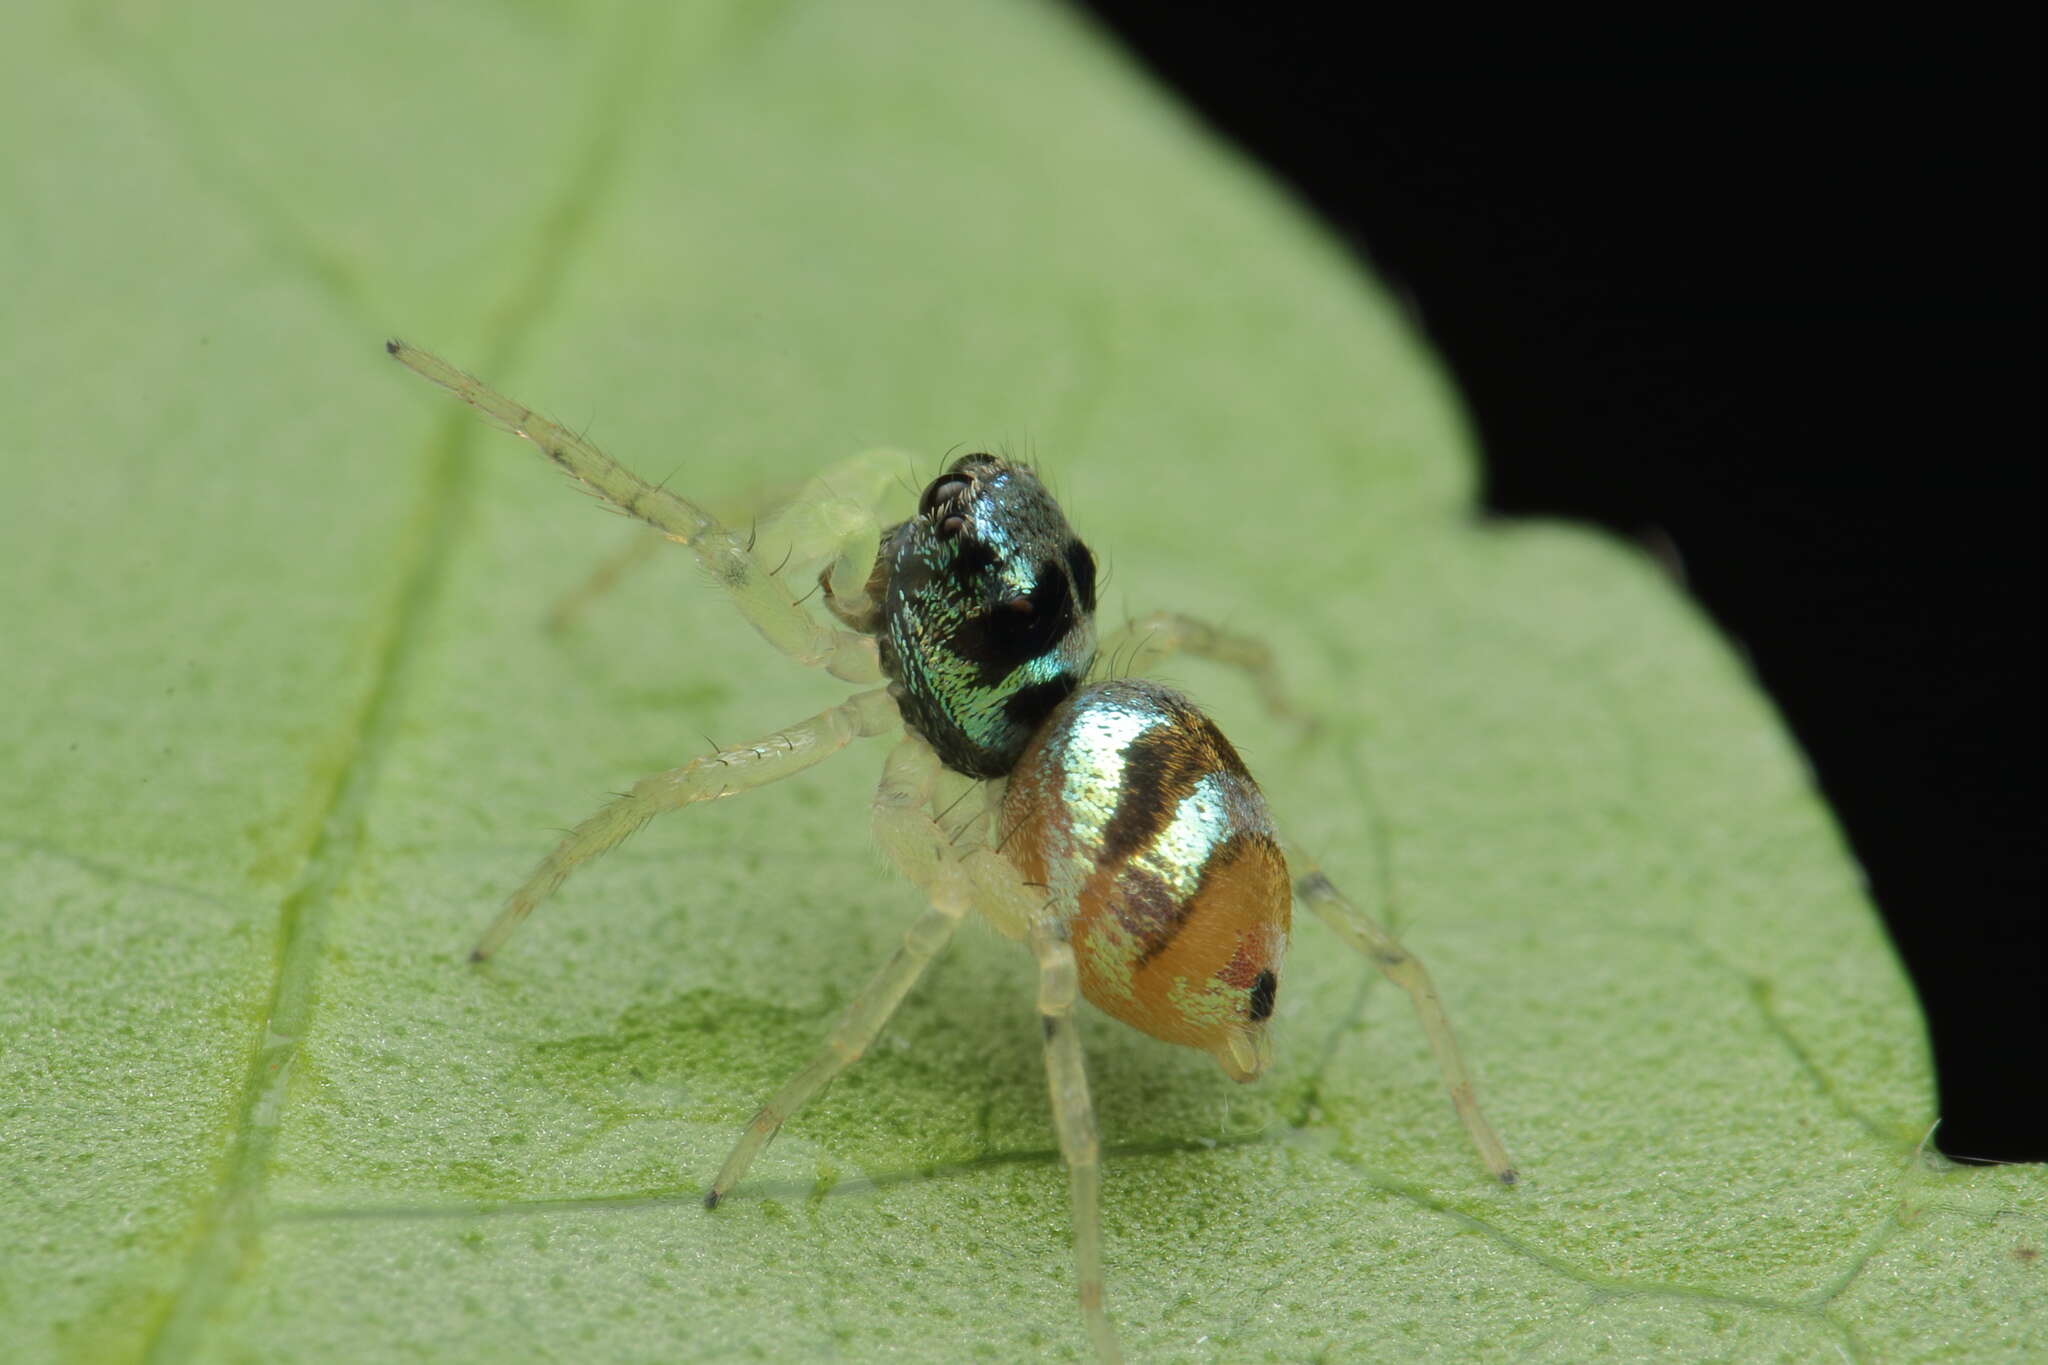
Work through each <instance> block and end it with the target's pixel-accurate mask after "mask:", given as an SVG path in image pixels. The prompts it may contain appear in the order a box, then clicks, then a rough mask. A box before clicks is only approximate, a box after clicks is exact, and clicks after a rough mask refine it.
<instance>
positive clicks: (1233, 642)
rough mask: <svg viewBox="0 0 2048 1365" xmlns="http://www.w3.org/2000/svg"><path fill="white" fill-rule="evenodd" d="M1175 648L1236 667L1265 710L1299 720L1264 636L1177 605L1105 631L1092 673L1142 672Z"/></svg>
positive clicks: (1136, 674) (1101, 675)
mask: <svg viewBox="0 0 2048 1365" xmlns="http://www.w3.org/2000/svg"><path fill="white" fill-rule="evenodd" d="M1175 654H1192V655H1194V656H1195V657H1196V658H1198V659H1207V660H1209V661H1210V662H1212V663H1219V664H1222V665H1224V666H1225V667H1227V668H1235V669H1237V670H1239V671H1240V672H1242V673H1244V674H1246V675H1247V676H1249V677H1250V678H1251V681H1252V685H1253V686H1254V687H1256V688H1258V690H1259V699H1260V700H1261V701H1263V702H1265V704H1266V709H1267V710H1268V711H1270V712H1271V713H1272V714H1273V715H1275V716H1278V717H1279V718H1280V719H1282V720H1292V721H1299V720H1301V718H1302V717H1301V714H1300V713H1299V712H1297V711H1296V710H1295V709H1294V704H1293V703H1292V702H1290V701H1289V700H1288V699H1287V689H1286V688H1285V687H1283V686H1282V685H1281V683H1280V670H1279V668H1278V667H1277V666H1276V665H1275V664H1274V662H1273V651H1272V650H1271V649H1269V648H1267V646H1266V644H1265V643H1264V642H1263V641H1261V640H1257V639H1254V638H1253V637H1252V636H1249V635H1239V634H1238V633H1236V632H1235V631H1229V630H1224V629H1223V628H1222V627H1220V626H1212V625H1210V624H1209V623H1208V622H1206V621H1201V620H1197V619H1196V618H1194V617H1192V616H1183V615H1181V614H1180V613H1179V612H1177V611H1155V612H1152V613H1150V614H1148V615H1145V616H1140V617H1137V618H1136V619H1134V620H1130V621H1126V622H1124V624H1123V625H1121V626H1118V627H1117V628H1116V629H1114V630H1111V631H1107V632H1105V633H1104V634H1103V636H1102V641H1101V644H1100V645H1099V646H1098V647H1097V651H1096V655H1095V671H1094V677H1095V678H1097V679H1103V678H1111V677H1142V676H1144V675H1145V673H1146V672H1148V671H1149V670H1150V669H1151V668H1152V667H1153V666H1155V665H1156V664H1158V663H1159V662H1160V661H1161V660H1163V659H1166V658H1169V657H1171V656H1173V655H1175Z"/></svg>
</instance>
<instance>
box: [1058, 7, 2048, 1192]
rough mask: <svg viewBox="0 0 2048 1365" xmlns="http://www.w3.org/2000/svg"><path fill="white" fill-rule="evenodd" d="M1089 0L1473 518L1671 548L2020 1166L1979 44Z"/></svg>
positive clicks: (2027, 1078)
mask: <svg viewBox="0 0 2048 1365" xmlns="http://www.w3.org/2000/svg"><path fill="white" fill-rule="evenodd" d="M1093 8H1094V10H1095V12H1096V13H1097V14H1098V16H1100V18H1101V19H1102V20H1103V21H1104V22H1105V24H1107V26H1108V27H1109V28H1110V29H1111V30H1112V31H1113V32H1115V33H1116V34H1118V36H1120V37H1121V38H1122V40H1123V41H1124V42H1125V43H1126V45H1127V46H1128V47H1129V48H1130V49H1131V50H1132V51H1133V52H1134V53H1135V55H1136V56H1137V57H1138V58H1139V60H1141V61H1142V62H1143V63H1145V64H1146V65H1148V66H1150V67H1151V69H1152V70H1153V71H1154V72H1155V73H1157V74H1158V76H1159V77H1160V78H1161V79H1162V80H1163V81H1164V82H1166V83H1167V84H1169V85H1172V86H1174V87H1176V88H1177V89H1178V91H1179V92H1180V94H1181V96H1182V97H1183V98H1184V99H1185V100H1186V101H1187V102H1188V103H1190V104H1192V105H1193V106H1194V107H1195V108H1196V109H1197V110H1199V111H1200V112H1201V113H1202V115H1203V116H1205V117H1206V118H1207V119H1208V120H1209V122H1210V123H1211V125H1212V126H1213V127H1214V128H1216V129H1217V130H1218V131H1220V132H1221V133H1222V134H1223V135H1225V136H1226V137H1227V138H1229V139H1231V140H1233V141H1235V142H1236V143H1237V144H1238V145H1239V146H1240V147H1241V148H1243V149H1244V150H1245V151H1246V152H1247V153H1248V154H1249V155H1251V156H1252V157H1254V158H1256V159H1258V160H1260V161H1262V162H1263V163H1264V164H1265V165H1266V166H1267V167H1268V168H1269V169H1270V170H1271V171H1272V172H1273V173H1275V174H1276V175H1277V176H1278V177H1280V178H1281V179H1282V180H1284V181H1286V182H1288V183H1290V184H1291V185H1292V186H1293V187H1294V188H1295V189H1296V190H1297V191H1298V192H1299V193H1300V194H1301V195H1302V196H1303V197H1304V198H1305V199H1307V200H1308V201H1309V203H1310V204H1312V205H1313V206H1314V207H1315V208H1316V209H1317V210H1318V211H1320V212H1321V213H1322V215H1323V216H1324V217H1325V218H1326V219H1328V220H1329V221H1330V222H1331V223H1332V224H1334V226H1335V227H1336V229H1337V230H1338V231H1339V232H1341V233H1343V234H1345V235H1346V236H1347V237H1348V238H1349V240H1350V241H1351V242H1352V243H1353V244H1354V246H1355V247H1356V248H1357V250H1358V251H1359V252H1360V253H1361V254H1362V255H1363V256H1365V257H1366V258H1367V259H1368V260H1369V261H1370V262H1371V264H1372V266H1373V268H1374V269H1375V270H1376V271H1377V272H1378V273H1379V274H1380V275H1381V276H1382V277H1383V278H1384V279H1386V280H1387V281H1389V283H1391V284H1392V285H1393V286H1394V287H1396V288H1397V289H1399V290H1400V291H1402V292H1403V293H1404V294H1405V295H1407V296H1408V297H1409V298H1410V300H1411V301H1412V303H1413V305H1414V307H1415V309H1416V311H1417V313H1418V315H1419V320H1420V322H1421V323H1422V325H1423V326H1424V328H1425V329H1426V330H1427V332H1428V333H1429V335H1430V337H1431V339H1432V341H1433V342H1434V344H1435V345H1436V347H1437V348H1438V350H1439V351H1440V352H1441V353H1442V354H1443V355H1444V357H1445V358H1446V360H1447V361H1448V363H1449V365H1450V367H1451V369H1452V371H1453V372H1454V374H1455V375H1456V378H1457V382H1458V384H1459V387H1460V388H1461V390H1462V391H1463V393H1464V395H1465V398H1466V400H1467V402H1468V404H1469V405H1470V407H1471V409H1472V411H1473V414H1474V416H1475V420H1476V422H1477V425H1478V428H1479V432H1480V438H1481V442H1482V445H1483V447H1484V454H1485V459H1486V465H1487V476H1486V490H1487V492H1486V497H1487V505H1488V507H1489V509H1490V510H1491V512H1493V513H1495V514H1500V515H1510V516H1512V515H1519V514H1541V515H1546V516H1566V517H1573V518H1579V519H1583V520H1590V521H1595V522H1599V523H1601V524H1604V525H1606V526H1608V527H1610V528H1613V529H1614V530H1616V531H1617V532H1619V533H1621V534H1623V535H1628V536H1635V537H1645V538H1649V539H1651V540H1652V541H1653V542H1657V543H1662V544H1664V545H1666V546H1667V547H1668V548H1669V549H1671V550H1675V552H1676V555H1677V557H1678V559H1679V560H1680V561H1682V564H1683V568H1684V574H1685V576H1686V580H1687V583H1688V586H1689V588H1690V590H1691V591H1692V592H1693V593H1694V594H1695V596H1696V597H1697V598H1698V599H1699V601H1700V602H1702V603H1703V604H1704V605H1705V607H1706V608H1707V609H1708V610H1709V611H1710V612H1711V613H1712V614H1713V616H1714V617H1715V619H1716V620H1717V621H1718V622H1719V623H1720V625H1721V627H1722V629H1723V631H1724V632H1725V633H1726V634H1727V636H1728V637H1729V638H1731V639H1732V640H1734V641H1736V642H1737V643H1738V644H1739V645H1740V646H1741V647H1742V648H1743V649H1744V650H1745V651H1746V652H1747V654H1748V655H1749V657H1750V660H1751V663H1752V665H1753V666H1754V668H1755V669H1756V671H1757V673H1758V675H1759V677H1760V678H1761V680H1762V682H1763V684H1764V686H1765V687H1766V688H1767V689H1768V690H1769V692H1770V694H1771V695H1772V697H1773V698H1774V699H1775V701H1776V702H1777V705H1778V707H1779V708H1780V710H1781V711H1782V712H1783V713H1784V716H1785V718H1786V720H1787V722H1788V723H1789V724H1790V725H1791V727H1792V728H1793V730H1794V731H1795V732H1796V734H1797V735H1798V738H1799V741H1800V743H1801V745H1802V746H1803V748H1804V749H1805V751H1806V753H1807V754H1808V756H1809V757H1810V758H1811V760H1812V762H1813V765H1814V767H1815V770H1816V772H1817V774H1818V777H1819V780H1820V783H1821V786H1822V787H1823V789H1824V790H1825V791H1826V794H1827V797H1828V799H1829V801H1830V802H1831V804H1832V805H1833V808H1834V810H1835V811H1836V813H1837V815H1838V817H1839V818H1840V820H1841V821H1842V823H1843V825H1844V827H1845V829H1846V831H1847V834H1848V837H1849V840H1850V842H1851V844H1852V845H1853V846H1854V849H1855V852H1856V855H1857V857H1858V858H1859V859H1860V860H1861V861H1862V863H1863V866H1864V868H1865V870H1866V872H1867V874H1868V877H1869V880H1870V884H1871V889H1872V892H1873V895H1874V896H1875V899H1876V900H1877V903H1878V905H1879V907H1880V908H1881V909H1882V911H1883V913H1884V916H1885V920H1886V923H1887V924H1888V925H1889V926H1890V929H1891V933H1892V937H1893V941H1894V942H1895V943H1896V944H1897V945H1898V948H1899V951H1900V954H1901V956H1902V957H1903V958H1904V959H1905V961H1906V963H1907V967H1908V970H1909V971H1910V972H1911V974H1912V977H1913V980H1914V982H1915V985H1916V986H1917V988H1918V990H1919V993H1920V999H1921V1002H1922V1005H1923V1007H1924V1008H1925V1011H1926V1014H1927V1017H1928V1021H1929V1027H1930V1030H1931V1032H1932V1035H1933V1041H1934V1050H1935V1058H1936V1066H1937V1069H1938V1072H1939V1076H1940V1087H1941V1097H1940V1105H1941V1113H1942V1116H1943V1118H1942V1123H1941V1127H1940V1129H1939V1131H1938V1133H1937V1135H1936V1142H1937V1144H1938V1145H1939V1146H1940V1147H1941V1149H1942V1150H1943V1151H1944V1152H1946V1153H1947V1154H1949V1155H1950V1156H1954V1157H1958V1158H1975V1159H2002V1160H2007V1161H2041V1160H2048V1116H2044V1113H2043V1102H2042V1100H2041V1097H2040V1092H2041V1091H2042V1088H2043V1082H2044V1066H2043V1044H2044V1040H2048V1004H2044V1001H2048V953H2044V926H2043V923H2042V919H2043V914H2042V911H2043V877H2042V862H2043V859H2042V856H2041V852H2042V850H2041V843H2042V835H2043V832H2044V831H2043V821H2042V800H2041V797H2042V782H2041V778H2040V768H2039V762H2038V749H2039V745H2038V735H2037V729H2038V721H2037V720H2036V715H2035V712H2036V708H2037V704H2036V697H2037V696H2038V693H2039V683H2038V681H2037V679H2036V677H2035V675H2034V673H2033V671H2032V670H2031V669H2025V670H2023V667H2022V657H2021V655H2022V651H2023V648H2024V647H2025V646H2027V645H2034V646H2036V647H2038V644H2039V641H2040V637H2041V635H2042V631H2041V629H2040V624H2039V623H2040V616H2041V607H2040V605H2039V603H2038V601H2037V598H2038V595H2039V594H2038V590H2037V588H2038V579H2039V574H2038V572H2036V571H2034V566H2035V564H2036V563H2037V560H2038V551H2037V540H2036V531H2035V526H2034V520H2035V511H2034V499H2033V497H2032V482H2033V471H2034V467H2035V466H2037V465H2038V464H2039V463H2040V461H2041V459H2042V458H2043V453H2044V448H2048V444H2044V442H2043V440H2042V436H2041V433H2040V430H2039V426H2038V424H2037V423H2033V422H2031V421H2029V422H2024V423H2023V422H2022V421H2020V420H2019V412H2020V409H2021V407H2022V397H2021V396H2022V395H2023V394H2027V395H2029V396H2031V393H2032V391H2033V388H2034V387H2035V386H2036V385H2037V384H2038V380H2037V379H2036V374H2037V372H2038V370H2039V367H2040V359H2041V353H2042V347H2041V346H2040V344H2039V342H2038V340H2036V333H2035V332H2034V330H2033V328H2032V325H2031V324H2032V322H2033V320H2034V318H2035V317H2036V316H2037V313H2038V309H2037V304H2038V301H2039V288H2038V284H2037V283H2036V272H2037V269H2038V264H2037V258H2038V257H2039V256H2041V255H2042V254H2043V252H2044V244H2043V242H2042V241H2041V240H2040V235H2039V230H2038V223H2037V222H2034V223H2033V226H2031V227H2030V226H2029V223H2030V222H2033V220H2029V219H2026V218H2023V217H2022V214H2021V211H2020V205H2019V196H2020V191H2022V190H2024V189H2025V188H2027V187H2028V186H2029V185H2030V184H2031V183H2033V182H2037V181H2039V180H2040V179H2041V175H2040V170H2041V166H2042V155H2041V151H2040V149H2039V145H2038V142H2037V141H2036V140H2035V139H2033V138H2032V136H2031V134H2030V133H2029V132H2028V130H2029V129H2030V128H2031V127H2033V126H2034V118H2035V116H2036V115H2037V114H2038V110H2036V111H2034V113H2032V114H2030V113H2029V112H2028V111H2027V110H2026V109H2023V107H2022V104H2023V100H2022V96H2023V94H2024V93H2025V91H2026V90H2027V89H2028V87H2029V85H2030V84H2031V82H2030V81H2029V78H2028V77H2027V74H2026V73H2025V72H2024V71H2023V70H2021V69H2020V68H2019V67H2018V66H2017V65H2014V64H2011V63H2008V62H2007V61H2005V60H2004V59H2003V58H2002V57H2001V55H2000V53H1999V51H1998V45H1997V42H1998V40H1997V35H1995V34H1992V35H1988V36H1986V37H1985V38H1984V40H1983V41H1981V42H1979V41H1973V40H1972V39H1971V38H1970V37H1969V36H1968V35H1956V34H1953V33H1946V32H1925V31H1923V32H1915V33H1912V34H1897V35H1887V34H1883V33H1878V34H1876V35H1875V36H1872V35H1868V34H1865V35H1861V36H1858V37H1854V38H1852V39H1848V40H1846V41H1848V42H1850V43H1853V44H1854V45H1853V46H1845V45H1844V42H1845V39H1844V38H1843V37H1842V35H1838V34H1827V35H1819V36H1814V37H1802V36H1800V35H1796V34H1792V33H1789V32H1787V31H1784V30H1773V31H1769V32H1763V31H1758V32H1754V33H1742V32H1736V31H1732V30H1728V29H1725V28H1723V29H1719V30H1709V29H1706V28H1702V29H1701V30H1699V31H1679V30H1677V29H1676V28H1665V29H1661V30H1654V31H1653V30H1651V29H1645V28H1637V29H1635V30H1633V31H1628V32H1613V31H1610V32H1607V33H1603V34H1598V35H1585V34H1570V35H1565V34H1559V33H1557V32H1555V31H1554V30H1544V31H1542V32H1540V33H1510V32H1501V31H1498V30H1490V29H1489V30H1481V29H1479V28H1478V26H1477V23H1476V21H1474V23H1473V26H1472V27H1471V28H1469V29H1467V30H1465V31H1456V32H1454V31H1450V30H1448V29H1445V30H1443V31H1431V30H1430V29H1428V28H1427V26H1425V25H1415V24H1407V25H1406V26H1403V27H1398V28H1397V27H1394V26H1390V25H1389V23H1388V22H1387V21H1386V20H1385V19H1384V18H1383V17H1374V18H1373V19H1372V20H1371V21H1370V23H1369V25H1368V26H1365V27H1361V28H1359V29H1357V30H1354V31H1349V32H1341V31H1337V30H1334V29H1332V28H1331V27H1329V25H1328V23H1327V21H1324V20H1321V19H1318V18H1311V17H1309V13H1308V12H1307V11H1303V12H1301V13H1298V14H1291V15H1290V14H1288V13H1285V12H1283V13H1281V14H1280V15H1278V16H1277V17H1276V16H1275V15H1274V14H1272V13H1269V12H1265V11H1264V10H1262V9H1255V8H1254V7H1250V6H1223V5H1205V4H1188V3H1177V4H1164V3H1126V2H1124V0H1101V3H1098V4H1096V5H1094V6H1093ZM1856 22H1857V23H1858V24H1860V25H1865V26H1867V25H1868V24H1869V23H1870V22H1871V21H1870V19H1869V18H1868V16H1866V17H1865V18H1863V19H1860V20H1858V21H1856ZM2015 41H2016V40H2015ZM2023 55H2024V53H2023V52H2016V53H2015V57H2018V56H2023ZM2026 406H2028V407H2029V408H2031V406H2032V404H2031V403H2029V404H2027V405H2026Z"/></svg>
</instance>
